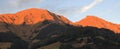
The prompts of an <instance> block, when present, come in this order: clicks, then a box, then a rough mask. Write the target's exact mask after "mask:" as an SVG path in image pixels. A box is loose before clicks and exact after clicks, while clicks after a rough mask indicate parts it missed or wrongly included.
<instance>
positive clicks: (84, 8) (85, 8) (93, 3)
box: [80, 0, 103, 13]
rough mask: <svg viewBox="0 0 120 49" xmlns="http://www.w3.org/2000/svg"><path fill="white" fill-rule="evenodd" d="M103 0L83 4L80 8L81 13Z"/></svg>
mask: <svg viewBox="0 0 120 49" xmlns="http://www.w3.org/2000/svg"><path fill="white" fill-rule="evenodd" d="M102 1H103V0H94V1H93V2H92V3H91V4H89V5H87V6H84V7H82V8H81V9H80V11H81V13H84V12H86V11H88V10H90V9H91V8H93V7H94V6H95V5H97V4H98V3H100V2H102Z"/></svg>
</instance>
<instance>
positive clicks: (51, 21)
mask: <svg viewBox="0 0 120 49" xmlns="http://www.w3.org/2000/svg"><path fill="white" fill-rule="evenodd" d="M116 33H120V24H113V23H111V22H107V21H105V20H103V19H101V18H98V17H96V16H87V17H86V18H84V19H82V20H80V21H79V22H75V23H73V22H71V21H70V20H68V19H67V18H65V17H64V16H60V15H57V14H55V13H52V12H49V11H47V10H45V9H37V8H31V9H27V10H23V11H20V12H17V13H15V14H1V15H0V42H4V41H5V42H13V45H12V48H13V49H21V48H22V49H37V48H39V47H43V46H46V45H49V44H53V43H56V42H60V43H61V44H63V45H64V43H67V44H70V46H73V47H75V48H76V47H77V48H76V49H80V48H83V47H84V46H85V45H89V44H88V43H89V39H90V40H91V41H92V40H93V41H94V42H97V43H94V44H93V45H92V46H90V48H92V49H93V48H94V47H96V48H100V47H101V48H104V47H103V46H102V45H99V44H98V41H97V39H99V40H100V42H101V41H102V42H101V43H103V41H104V42H105V41H109V44H111V43H112V44H111V45H113V46H114V47H113V48H115V47H116V49H117V48H118V49H119V48H120V47H118V46H119V45H120V44H119V42H118V41H120V40H119V39H120V38H119V35H117V34H116ZM7 35H9V36H7ZM73 36H74V37H73ZM86 37H87V38H86ZM92 37H94V38H92ZM96 38H97V39H96ZM10 39H11V40H10ZM12 39H13V40H12ZM14 39H16V40H14ZM81 39H82V41H81ZM115 40H116V41H115ZM18 43H21V44H18ZM22 43H24V44H23V45H26V47H24V46H21V45H22ZM92 43H93V42H92ZM116 43H117V44H116ZM107 44H108V43H107ZM109 44H108V45H109ZM58 45H60V44H58ZM94 45H97V46H100V47H97V46H94ZM103 45H104V43H103ZM108 45H106V46H108ZM20 47H21V48H20ZM63 47H64V46H63ZM63 47H60V48H59V49H63ZM105 48H106V49H109V48H108V47H105ZM65 49H66V48H65ZM68 49H69V48H68ZM84 49H85V48H84ZM86 49H87V48H86Z"/></svg>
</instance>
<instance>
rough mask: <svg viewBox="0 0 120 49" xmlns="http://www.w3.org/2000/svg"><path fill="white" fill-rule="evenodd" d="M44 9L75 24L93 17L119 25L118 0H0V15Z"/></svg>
mask: <svg viewBox="0 0 120 49" xmlns="http://www.w3.org/2000/svg"><path fill="white" fill-rule="evenodd" d="M28 8H44V9H47V10H49V11H51V12H54V13H57V14H59V15H64V16H65V17H67V18H68V19H69V20H71V21H73V22H76V21H79V20H81V19H83V18H85V17H86V16H87V15H95V16H98V17H100V18H103V19H105V20H107V21H110V22H113V23H117V24H120V21H119V20H120V0H0V14H5V13H16V12H17V11H21V10H24V9H28Z"/></svg>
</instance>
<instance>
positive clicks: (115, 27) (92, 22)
mask: <svg viewBox="0 0 120 49" xmlns="http://www.w3.org/2000/svg"><path fill="white" fill-rule="evenodd" d="M76 25H82V26H93V27H98V28H106V29H110V30H112V31H114V32H116V33H120V25H119V24H114V23H111V22H108V21H106V20H103V19H101V18H98V17H97V16H90V15H89V16H87V17H86V18H84V19H82V20H80V21H78V22H76Z"/></svg>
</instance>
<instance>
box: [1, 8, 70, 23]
mask: <svg viewBox="0 0 120 49" xmlns="http://www.w3.org/2000/svg"><path fill="white" fill-rule="evenodd" d="M60 17H63V16H59V15H56V14H54V13H51V12H49V11H48V10H46V9H38V8H30V9H27V10H23V11H20V12H17V13H16V14H3V15H0V22H5V23H8V24H15V25H21V24H23V23H25V24H28V25H30V24H36V23H39V22H43V21H45V20H48V21H55V20H57V19H60ZM63 18H64V19H66V18H65V17H63ZM60 21H62V20H60ZM67 21H69V20H66V21H65V23H66V22H67ZM63 22H64V21H63Z"/></svg>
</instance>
